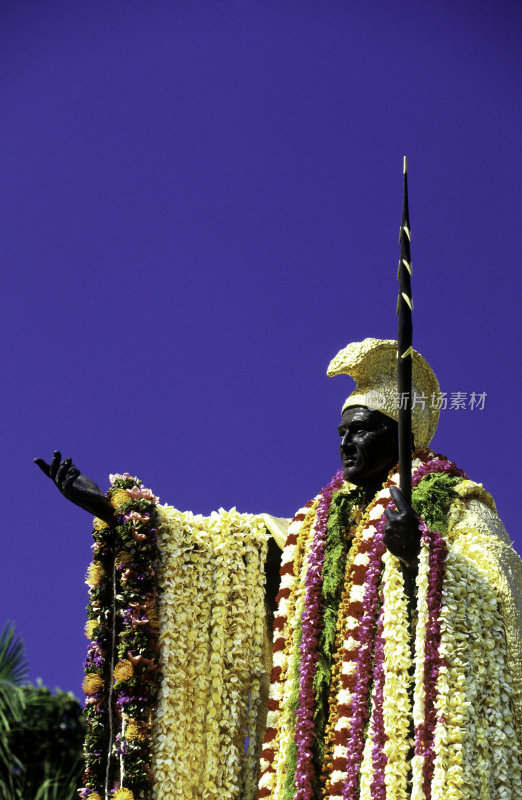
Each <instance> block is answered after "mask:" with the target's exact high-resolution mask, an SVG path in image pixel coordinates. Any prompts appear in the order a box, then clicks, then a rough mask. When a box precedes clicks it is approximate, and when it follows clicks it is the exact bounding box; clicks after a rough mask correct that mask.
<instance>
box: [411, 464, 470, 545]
mask: <svg viewBox="0 0 522 800" xmlns="http://www.w3.org/2000/svg"><path fill="white" fill-rule="evenodd" d="M461 480H462V478H460V477H459V476H458V475H448V473H447V472H433V473H432V474H431V475H427V476H426V477H425V478H423V479H422V481H421V482H420V483H419V485H418V486H417V487H416V488H415V489H413V491H412V493H411V504H412V507H413V509H414V510H415V511H416V512H417V514H418V515H419V517H421V518H422V519H423V520H424V521H425V522H426V524H427V525H428V526H429V527H430V528H431V529H432V530H435V531H439V533H444V532H445V531H446V530H447V528H448V512H449V509H450V505H451V501H452V500H453V499H454V498H455V497H457V493H456V491H455V486H456V485H457V484H458V483H460V482H461Z"/></svg>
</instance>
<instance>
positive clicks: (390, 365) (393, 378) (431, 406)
mask: <svg viewBox="0 0 522 800" xmlns="http://www.w3.org/2000/svg"><path fill="white" fill-rule="evenodd" d="M327 374H328V375H330V376H333V375H341V374H344V375H350V376H351V377H352V378H354V380H355V383H356V386H355V389H354V391H353V392H352V393H351V394H350V395H349V396H348V397H347V398H346V400H345V402H344V404H343V410H342V413H343V415H344V412H345V411H347V410H348V409H350V408H354V407H357V408H359V407H361V406H364V407H366V409H367V410H369V411H376V412H380V416H381V417H382V416H385V417H386V418H388V419H390V420H391V421H392V422H396V421H397V420H398V418H399V397H398V392H397V342H394V341H393V340H391V339H364V341H362V342H352V343H351V344H349V345H347V346H346V347H345V348H343V350H341V351H340V352H339V353H337V355H336V356H335V358H333V359H332V361H331V362H330V364H329V366H328V371H327ZM439 392H440V390H439V384H438V381H437V378H436V377H435V373H434V372H433V370H432V368H431V367H430V365H429V364H428V362H427V361H426V359H425V358H423V357H422V356H421V355H420V353H417V351H416V350H414V351H413V364H412V393H413V401H414V402H413V405H412V418H411V427H412V431H413V435H414V438H415V445H416V446H417V447H427V446H428V445H429V443H430V442H431V440H432V438H433V435H434V433H435V430H436V428H437V422H438V420H439V413H440V403H439V402H438V401H439V397H440V394H439Z"/></svg>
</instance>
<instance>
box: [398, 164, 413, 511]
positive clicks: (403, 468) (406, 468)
mask: <svg viewBox="0 0 522 800" xmlns="http://www.w3.org/2000/svg"><path fill="white" fill-rule="evenodd" d="M403 173H404V188H403V197H402V222H401V230H400V233H399V244H400V246H401V257H400V260H399V269H398V272H397V278H398V280H399V297H398V298H397V316H398V318H399V319H398V331H397V388H398V393H399V480H400V489H401V492H402V494H403V496H404V499H405V500H406V502H407V503H408V505H411V448H412V439H411V405H412V397H411V371H412V356H413V350H412V346H411V343H412V332H413V328H412V320H411V312H412V311H413V301H412V297H411V280H410V279H411V256H410V241H411V236H410V217H409V213H408V171H407V164H406V156H404V167H403Z"/></svg>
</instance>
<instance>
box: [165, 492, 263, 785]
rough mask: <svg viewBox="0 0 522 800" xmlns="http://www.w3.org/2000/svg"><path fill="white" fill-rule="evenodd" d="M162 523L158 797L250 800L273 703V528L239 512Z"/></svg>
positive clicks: (180, 516)
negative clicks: (268, 599)
mask: <svg viewBox="0 0 522 800" xmlns="http://www.w3.org/2000/svg"><path fill="white" fill-rule="evenodd" d="M158 516H159V524H158V545H159V547H160V551H161V553H162V569H161V573H160V576H159V586H158V588H159V592H160V602H159V607H158V615H159V625H160V646H161V660H162V668H163V673H164V675H165V679H164V681H163V684H162V687H161V689H160V692H159V696H158V704H157V709H156V713H155V720H154V730H153V762H152V768H153V771H154V777H155V782H154V797H155V798H157V799H158V800H166V799H167V798H168V800H173V798H205V800H251V798H253V797H254V796H255V791H256V785H257V774H258V770H257V765H258V760H259V751H260V747H261V741H260V736H258V727H259V712H260V709H261V707H262V706H263V705H264V702H262V694H263V691H264V694H265V698H266V695H267V694H268V673H267V669H266V666H265V641H266V643H267V644H269V643H268V640H267V636H266V631H265V626H266V615H265V606H264V596H265V595H264V581H265V575H264V563H265V557H266V549H267V533H266V528H265V523H264V520H263V519H262V517H259V516H255V515H248V514H239V513H238V512H237V511H236V510H235V509H232V510H231V511H224V510H223V509H221V510H220V511H219V513H213V514H212V515H211V516H210V517H203V516H200V515H193V514H191V513H190V512H181V511H178V510H176V509H174V508H172V507H169V506H163V507H161V508H160V509H159V514H158ZM263 722H264V720H263ZM246 739H248V744H246Z"/></svg>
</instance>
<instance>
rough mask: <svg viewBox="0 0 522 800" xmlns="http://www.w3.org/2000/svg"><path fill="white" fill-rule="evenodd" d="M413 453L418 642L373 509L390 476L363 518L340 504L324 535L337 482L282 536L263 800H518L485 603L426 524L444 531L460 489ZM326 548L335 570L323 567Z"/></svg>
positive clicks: (381, 505) (445, 472)
mask: <svg viewBox="0 0 522 800" xmlns="http://www.w3.org/2000/svg"><path fill="white" fill-rule="evenodd" d="M415 455H416V458H415V460H414V462H413V474H412V486H413V487H414V491H413V495H412V502H413V505H414V507H416V508H417V510H418V511H420V512H422V513H424V515H425V517H426V519H425V520H421V535H422V536H421V553H420V557H419V571H418V578H417V598H418V609H417V610H418V619H417V625H416V634H415V638H414V641H413V642H412V641H411V636H410V629H409V624H408V610H407V601H406V596H405V592H404V583H403V578H402V572H401V570H400V569H399V562H398V560H397V559H396V558H395V557H394V556H393V555H392V554H391V553H389V552H387V551H386V548H385V546H384V543H383V535H384V526H385V523H386V518H385V517H384V516H383V511H384V509H385V508H386V507H388V506H390V505H392V501H391V500H390V495H389V487H390V486H391V485H392V484H397V482H398V475H397V474H391V475H390V476H389V477H388V479H387V481H386V482H385V484H384V485H383V489H382V490H381V491H380V492H378V493H377V495H376V496H375V497H374V499H373V501H372V503H371V504H370V505H369V506H368V508H366V509H364V508H363V506H362V504H361V499H360V495H358V494H357V492H356V491H354V490H353V489H352V490H351V491H349V492H348V494H345V495H344V499H345V509H344V517H343V519H339V518H338V519H337V520H336V521H335V523H334V521H333V516H335V514H332V511H334V512H335V509H336V508H337V507H338V506H339V498H340V497H343V495H342V494H338V493H337V492H338V490H339V488H340V487H341V484H342V478H341V475H340V473H338V474H337V475H336V476H334V478H333V479H332V481H331V482H330V484H329V485H328V486H327V488H326V489H325V490H324V491H323V492H322V493H321V494H320V495H319V496H318V497H317V498H315V500H314V501H312V502H311V503H310V504H308V506H307V507H305V508H303V509H301V511H300V512H299V513H298V515H297V516H296V517H295V518H294V520H293V522H292V524H291V526H290V529H289V536H288V540H287V546H286V548H285V551H284V553H283V561H282V568H281V575H282V580H281V590H280V593H279V608H278V612H277V614H276V618H275V623H274V666H273V670H272V676H271V694H270V699H269V706H268V708H269V711H268V720H267V730H266V736H265V744H264V748H263V751H262V754H261V772H260V781H259V789H258V798H259V800H264V799H265V798H271V800H326V799H327V798H328V799H329V800H410V798H411V800H445V799H446V798H448V797H451V798H455V800H476V798H484V800H486V799H487V800H493V798H497V797H503V798H504V797H505V798H511V799H512V800H515V799H516V798H517V797H518V796H520V790H521V788H522V782H521V773H520V764H519V763H518V761H517V757H516V753H517V752H518V747H517V742H516V734H515V731H514V727H513V724H512V718H511V711H510V708H509V703H506V702H505V700H501V699H500V698H501V697H504V698H507V697H508V696H509V693H510V688H509V685H508V680H507V678H506V677H505V672H504V669H505V642H504V638H503V632H502V622H501V616H500V611H499V609H498V603H497V601H496V597H495V593H494V590H493V589H492V588H491V586H489V584H488V582H487V580H486V579H485V577H484V576H483V575H482V574H481V573H480V572H479V570H478V569H476V568H475V567H473V565H471V564H470V563H469V562H468V561H467V560H466V559H465V558H464V557H463V556H459V555H458V553H455V552H453V551H451V550H448V547H447V544H446V540H445V538H444V535H443V533H441V532H439V531H437V530H431V529H430V527H428V524H429V525H431V526H435V525H437V527H438V528H440V529H441V531H443V532H444V531H445V529H446V527H447V515H448V512H449V508H450V504H451V501H452V499H453V498H454V497H455V492H454V487H455V485H456V484H457V483H458V482H459V481H460V480H461V478H462V477H465V476H464V473H463V472H462V471H461V470H459V469H457V467H456V466H455V464H453V463H452V462H449V461H448V460H447V459H445V458H444V457H442V456H438V455H435V454H433V453H431V452H430V451H418V452H417V453H416V454H415ZM421 482H422V483H421ZM417 487H418V489H417ZM340 535H341V539H340V538H339V536H340ZM340 541H342V542H344V546H341V547H340V546H339V544H340ZM334 549H335V551H336V552H337V555H338V556H339V558H338V559H337V560H336V561H334V560H333V559H331V558H328V557H327V556H328V553H329V550H330V551H331V552H333V550H334ZM343 562H344V563H343ZM340 571H344V577H343V580H339V572H340ZM332 587H335V589H334V595H335V597H334V598H332V596H331V592H332ZM334 609H336V610H337V619H336V627H335V634H333V633H332V613H333V614H335V611H334ZM477 639H478V641H482V640H487V641H488V647H487V649H486V648H483V649H482V650H481V649H480V648H478V647H476V646H475V645H474V644H473V642H474V641H475V640H477ZM332 640H333V645H332ZM412 651H413V652H412ZM412 655H414V658H415V671H414V675H413V676H412V670H411V667H412ZM478 675H481V676H482V680H485V682H486V686H487V692H488V693H490V694H486V696H485V697H484V696H481V692H480V691H479V687H478V686H477V676H478ZM412 682H413V685H412ZM328 684H329V685H328ZM326 687H328V688H326ZM313 688H315V689H316V691H315V692H314V691H313V690H312V689H313ZM412 689H413V691H412ZM412 696H413V708H412V705H411V703H412ZM493 697H496V698H497V701H496V702H497V704H496V706H495V712H494V713H493V701H492V698H493ZM412 714H413V721H414V741H412V740H411V738H410V737H411V727H410V726H411V719H412ZM502 726H504V733H503V734H500V733H498V732H499V731H500V728H501V727H502ZM499 741H501V742H502V746H498V742H499ZM413 745H414V750H413V757H412V746H413ZM475 760H478V763H479V764H483V765H484V771H483V773H482V778H484V776H485V781H486V783H485V786H486V788H485V789H484V788H483V789H478V788H477V785H480V780H481V778H480V777H479V778H477V775H476V774H473V773H474V769H473V767H474V763H475ZM488 763H489V764H490V766H489V767H487V766H486V765H487V764H488ZM491 764H497V765H501V768H499V769H495V770H493V769H492V767H491ZM470 787H471V788H470Z"/></svg>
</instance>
